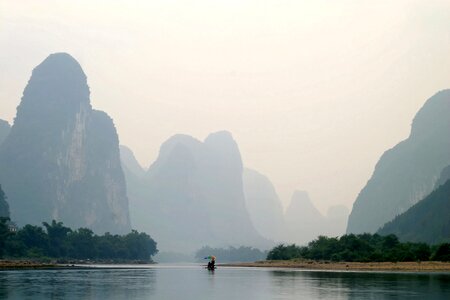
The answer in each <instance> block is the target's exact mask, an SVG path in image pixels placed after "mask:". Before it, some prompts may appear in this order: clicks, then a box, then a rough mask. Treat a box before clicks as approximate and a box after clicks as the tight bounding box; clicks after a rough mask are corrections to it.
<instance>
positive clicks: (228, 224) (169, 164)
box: [130, 132, 271, 253]
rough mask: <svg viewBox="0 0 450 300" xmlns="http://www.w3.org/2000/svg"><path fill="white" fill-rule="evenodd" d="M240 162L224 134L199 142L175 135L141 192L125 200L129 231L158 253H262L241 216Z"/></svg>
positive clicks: (243, 211) (265, 243) (260, 242)
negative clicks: (246, 249)
mask: <svg viewBox="0 0 450 300" xmlns="http://www.w3.org/2000/svg"><path fill="white" fill-rule="evenodd" d="M242 171H243V169H242V161H241V156H240V153H239V149H238V147H237V144H236V142H235V141H234V140H233V138H232V137H231V134H229V133H228V132H218V133H214V134H211V135H209V136H208V137H207V138H206V140H205V141H204V142H201V141H198V140H196V139H194V138H192V137H190V136H187V135H175V136H173V137H171V138H170V139H169V140H168V141H166V142H165V143H164V144H163V145H162V146H161V149H160V153H159V156H158V158H157V160H156V161H155V162H154V163H153V164H152V165H151V166H150V168H149V170H148V171H147V174H146V175H145V178H144V179H143V180H142V185H143V186H144V188H141V189H140V190H138V192H136V193H135V194H134V195H137V197H132V198H131V197H130V212H131V217H132V219H133V222H134V223H133V227H135V228H137V229H139V230H145V231H147V232H149V233H150V234H151V235H152V236H154V237H155V238H156V240H157V241H158V245H159V248H160V249H162V250H163V251H175V252H184V253H185V252H186V251H187V252H189V251H195V250H197V249H199V248H200V247H202V246H204V245H210V246H228V245H252V246H258V247H264V248H267V247H269V246H270V245H271V244H270V243H269V242H268V241H267V240H265V239H263V238H262V237H261V236H260V235H259V234H258V233H257V231H256V230H255V229H254V227H253V225H252V224H251V221H250V217H249V215H248V213H247V211H246V207H245V199H244V192H243V183H242Z"/></svg>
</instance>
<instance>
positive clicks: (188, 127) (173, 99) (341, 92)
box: [0, 0, 450, 213]
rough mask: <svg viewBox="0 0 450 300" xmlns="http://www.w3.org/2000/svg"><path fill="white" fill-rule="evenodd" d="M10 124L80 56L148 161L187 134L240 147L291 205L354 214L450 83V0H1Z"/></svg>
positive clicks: (94, 95) (2, 79)
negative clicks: (45, 70)
mask: <svg viewBox="0 0 450 300" xmlns="http://www.w3.org/2000/svg"><path fill="white" fill-rule="evenodd" d="M0 47H1V48H2V51H1V52H0V119H6V120H8V121H9V122H12V121H13V118H14V116H15V110H16V107H17V105H18V104H19V102H20V98H21V95H22V92H23V89H24V88H25V85H26V83H27V81H28V79H29V77H30V75H31V71H32V69H33V68H34V67H35V66H36V65H38V64H39V63H40V62H41V61H42V60H43V59H45V58H46V57H47V56H48V55H49V54H51V53H55V52H67V53H70V54H71V55H72V56H73V57H74V58H75V59H77V60H78V61H79V62H80V64H81V66H82V67H83V69H84V71H85V73H86V75H87V77H88V84H89V86H90V90H91V101H92V105H93V107H94V108H96V109H100V110H104V111H105V112H107V113H108V114H109V115H110V116H111V117H112V118H113V119H114V122H115V125H116V128H117V130H118V133H119V137H120V142H121V144H124V145H126V146H128V147H130V148H131V149H132V150H133V151H134V153H135V154H136V156H137V158H138V160H139V161H140V163H141V164H142V165H144V166H146V167H148V166H149V165H150V164H151V162H152V161H154V160H155V159H156V157H157V155H158V150H159V146H160V145H161V144H162V143H163V142H164V141H165V140H167V139H168V138H169V137H170V136H172V135H174V134H177V133H185V134H190V135H192V136H194V137H196V138H198V139H200V140H203V139H204V138H205V137H206V136H207V135H208V134H209V133H211V132H214V131H218V130H228V131H230V132H231V133H232V134H233V136H234V138H235V139H236V141H237V143H238V145H239V147H240V150H241V154H242V159H243V161H244V164H245V166H247V167H249V168H252V169H255V170H257V171H259V172H261V173H263V174H265V175H267V176H268V177H269V178H270V179H271V181H272V182H273V184H274V185H275V188H276V190H277V192H278V194H279V196H280V198H281V201H282V202H283V205H284V206H285V207H286V206H287V205H288V203H289V199H290V196H291V194H292V193H293V191H294V190H295V189H299V190H306V191H308V193H309V195H310V197H311V199H312V201H313V203H314V204H315V205H316V206H317V207H318V208H319V210H321V211H322V212H323V213H325V212H326V209H327V208H328V207H329V206H331V205H337V204H343V205H346V206H347V207H348V208H349V209H351V206H352V204H353V202H354V200H355V199H356V196H357V194H358V193H359V191H360V190H361V189H362V188H363V186H364V185H365V183H366V182H367V180H368V179H369V178H370V175H371V174H372V172H373V169H374V167H375V164H376V162H377V161H378V159H379V158H380V156H381V154H382V153H383V152H384V151H386V150H388V149H389V148H391V147H393V146H394V145H395V144H397V143H398V142H400V141H401V140H403V139H405V138H407V137H408V135H409V131H410V125H411V122H412V119H413V117H414V115H415V114H416V112H417V111H418V110H419V109H420V108H421V107H422V105H423V104H424V103H425V101H426V100H427V99H428V98H429V97H431V96H432V95H433V94H435V93H436V92H438V91H439V90H442V89H445V88H450V54H449V53H450V2H449V1H444V0H435V1H418V0H411V1H406V0H401V1H356V0H349V1H323V0H319V1H284V0H277V1H275V0H272V1H265V2H262V1H255V0H248V1H245V0H242V1H235V0H233V1H207V0H200V1H181V0H171V1H124V0H117V1H103V0H101V1H86V0H83V1H29V0H24V1H5V0H3V1H0Z"/></svg>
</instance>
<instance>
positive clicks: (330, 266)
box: [220, 260, 450, 272]
mask: <svg viewBox="0 0 450 300" xmlns="http://www.w3.org/2000/svg"><path fill="white" fill-rule="evenodd" d="M220 266H223V267H256V268H259V267H260V268H294V269H308V270H324V271H325V270H329V271H393V272H394V271H397V272H450V262H440V261H423V262H369V263H361V262H329V261H311V260H272V261H270V260H268V261H257V262H252V263H230V264H220Z"/></svg>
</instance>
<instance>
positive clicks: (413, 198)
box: [347, 90, 450, 233]
mask: <svg viewBox="0 0 450 300" xmlns="http://www.w3.org/2000/svg"><path fill="white" fill-rule="evenodd" d="M449 136H450V90H445V91H441V92H439V93H437V94H436V95H434V96H433V97H431V98H430V99H428V101H427V102H426V103H425V105H424V106H423V107H422V108H421V109H420V111H419V112H418V113H417V115H416V116H415V118H414V120H413V123H412V129H411V134H410V136H409V137H408V139H406V140H405V141H402V142H401V143H399V144H398V145H397V146H395V147H394V148H392V149H390V150H388V151H386V152H385V153H384V154H383V156H382V157H381V158H380V160H379V162H378V163H377V165H376V167H375V171H374V173H373V175H372V177H371V178H370V180H369V181H368V182H367V185H366V186H365V187H364V188H363V189H362V191H361V192H360V194H359V195H358V197H357V199H356V201H355V203H354V204H353V209H352V212H351V214H350V217H349V220H348V226H347V232H348V233H362V232H370V233H374V232H376V231H377V230H378V228H379V227H380V226H382V225H383V224H385V223H386V222H388V221H390V220H392V219H393V218H394V217H395V216H396V215H399V214H401V213H403V212H405V211H406V210H408V209H409V208H410V207H411V206H413V205H414V204H415V203H417V202H418V201H419V200H421V199H423V198H424V197H425V196H426V195H428V194H429V193H430V192H431V191H432V190H433V189H434V186H435V184H436V181H437V180H438V178H439V176H440V173H441V170H442V169H443V168H444V167H445V166H447V165H449V164H450V139H449V138H448V137H449Z"/></svg>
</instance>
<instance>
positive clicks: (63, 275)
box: [0, 269, 155, 299]
mask: <svg viewBox="0 0 450 300" xmlns="http://www.w3.org/2000/svg"><path fill="white" fill-rule="evenodd" d="M0 275H1V277H0V278H1V282H0V291H2V292H0V299H126V298H130V299H133V298H136V299H140V298H142V297H144V296H145V297H147V296H150V295H152V294H153V292H154V287H155V271H154V270H151V269H147V270H120V269H115V270H112V269H111V270H104V269H103V270H99V269H97V270H47V271H37V270H30V271H9V272H0Z"/></svg>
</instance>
